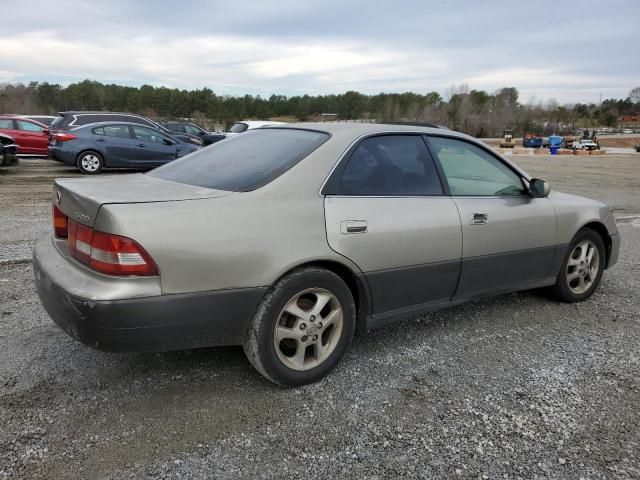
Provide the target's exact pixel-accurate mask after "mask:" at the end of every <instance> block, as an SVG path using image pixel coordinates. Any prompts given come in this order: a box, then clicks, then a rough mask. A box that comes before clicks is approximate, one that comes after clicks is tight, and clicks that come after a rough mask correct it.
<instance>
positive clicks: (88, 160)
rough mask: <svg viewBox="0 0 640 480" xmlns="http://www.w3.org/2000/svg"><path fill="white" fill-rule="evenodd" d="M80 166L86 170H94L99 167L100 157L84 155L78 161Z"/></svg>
mask: <svg viewBox="0 0 640 480" xmlns="http://www.w3.org/2000/svg"><path fill="white" fill-rule="evenodd" d="M80 163H81V164H82V168H83V169H84V170H86V171H87V172H95V171H97V170H98V168H100V159H99V158H98V157H97V156H96V155H91V154H89V155H85V156H84V157H82V160H81V161H80Z"/></svg>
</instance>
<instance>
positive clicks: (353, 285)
mask: <svg viewBox="0 0 640 480" xmlns="http://www.w3.org/2000/svg"><path fill="white" fill-rule="evenodd" d="M305 267H319V268H324V269H326V270H329V271H330V272H332V273H335V274H336V275H338V276H339V277H340V278H341V279H342V280H343V281H344V283H346V284H347V287H348V288H349V291H350V292H351V295H352V296H353V302H354V304H355V306H356V332H358V333H362V332H364V331H365V330H366V326H367V318H368V317H369V315H370V314H371V304H372V299H371V291H370V289H369V285H368V283H367V281H366V278H365V277H364V275H363V274H362V273H359V274H358V273H356V272H355V271H354V270H353V268H351V267H349V266H347V265H345V264H344V263H341V262H339V261H337V260H328V259H318V260H310V261H306V262H303V263H300V264H298V265H295V266H294V267H292V268H290V269H289V270H287V271H286V272H284V273H283V274H282V275H281V276H280V277H279V278H278V279H277V280H276V281H275V282H274V284H275V283H277V282H278V280H280V278H283V277H285V276H287V275H289V274H290V273H291V272H293V271H295V270H299V269H301V268H305Z"/></svg>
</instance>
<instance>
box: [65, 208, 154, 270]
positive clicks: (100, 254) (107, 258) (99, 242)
mask: <svg viewBox="0 0 640 480" xmlns="http://www.w3.org/2000/svg"><path fill="white" fill-rule="evenodd" d="M67 243H68V245H69V251H70V252H71V255H73V256H74V257H75V258H76V259H77V260H78V261H80V262H82V263H84V264H85V265H88V266H89V267H90V268H91V269H93V270H95V271H96V272H100V273H104V274H107V275H141V276H148V275H158V267H157V266H156V264H155V262H154V261H153V259H152V258H151V257H150V256H149V254H148V253H147V252H146V251H145V249H144V248H142V247H141V246H140V245H139V244H138V243H137V242H136V241H134V240H131V239H130V238H127V237H122V236H120V235H114V234H112V233H104V232H99V231H97V230H93V229H91V228H89V227H85V226H84V225H80V224H79V223H77V222H74V221H73V220H69V237H68V240H67Z"/></svg>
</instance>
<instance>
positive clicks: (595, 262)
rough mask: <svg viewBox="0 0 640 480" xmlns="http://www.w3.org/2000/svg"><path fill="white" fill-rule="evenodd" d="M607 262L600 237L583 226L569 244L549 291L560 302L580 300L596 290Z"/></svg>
mask: <svg viewBox="0 0 640 480" xmlns="http://www.w3.org/2000/svg"><path fill="white" fill-rule="evenodd" d="M606 261H607V257H606V249H605V246H604V242H603V241H602V237H600V235H598V233H597V232H595V231H593V230H591V229H589V228H583V229H582V230H580V231H579V232H578V233H577V234H576V236H575V237H573V240H572V241H571V244H570V245H569V248H568V250H567V253H566V255H565V257H564V260H563V261H562V266H561V267H560V272H559V273H558V278H557V279H556V283H555V284H554V285H553V286H552V287H550V289H549V292H550V294H551V295H552V296H553V297H554V298H556V299H557V300H560V301H562V302H569V303H574V302H582V301H583V300H586V299H587V298H589V297H590V296H591V295H592V294H593V292H595V291H596V289H597V288H598V285H599V284H600V280H601V279H602V274H603V273H604V267H605V264H606Z"/></svg>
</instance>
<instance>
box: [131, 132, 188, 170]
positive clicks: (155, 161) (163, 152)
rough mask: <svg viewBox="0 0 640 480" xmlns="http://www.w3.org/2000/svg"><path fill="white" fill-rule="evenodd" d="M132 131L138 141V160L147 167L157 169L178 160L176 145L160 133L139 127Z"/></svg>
mask: <svg viewBox="0 0 640 480" xmlns="http://www.w3.org/2000/svg"><path fill="white" fill-rule="evenodd" d="M131 130H132V131H133V136H134V138H135V139H136V141H137V143H136V147H137V155H136V156H137V160H139V161H140V162H142V163H144V164H145V165H146V166H148V167H155V166H158V165H162V164H164V163H167V162H170V161H171V160H175V159H176V158H177V152H178V150H177V148H176V145H175V143H174V142H173V141H172V140H170V139H169V138H168V137H166V136H164V135H162V134H161V133H160V132H159V131H157V130H154V129H151V128H147V127H142V126H137V125H135V126H132V127H131Z"/></svg>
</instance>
